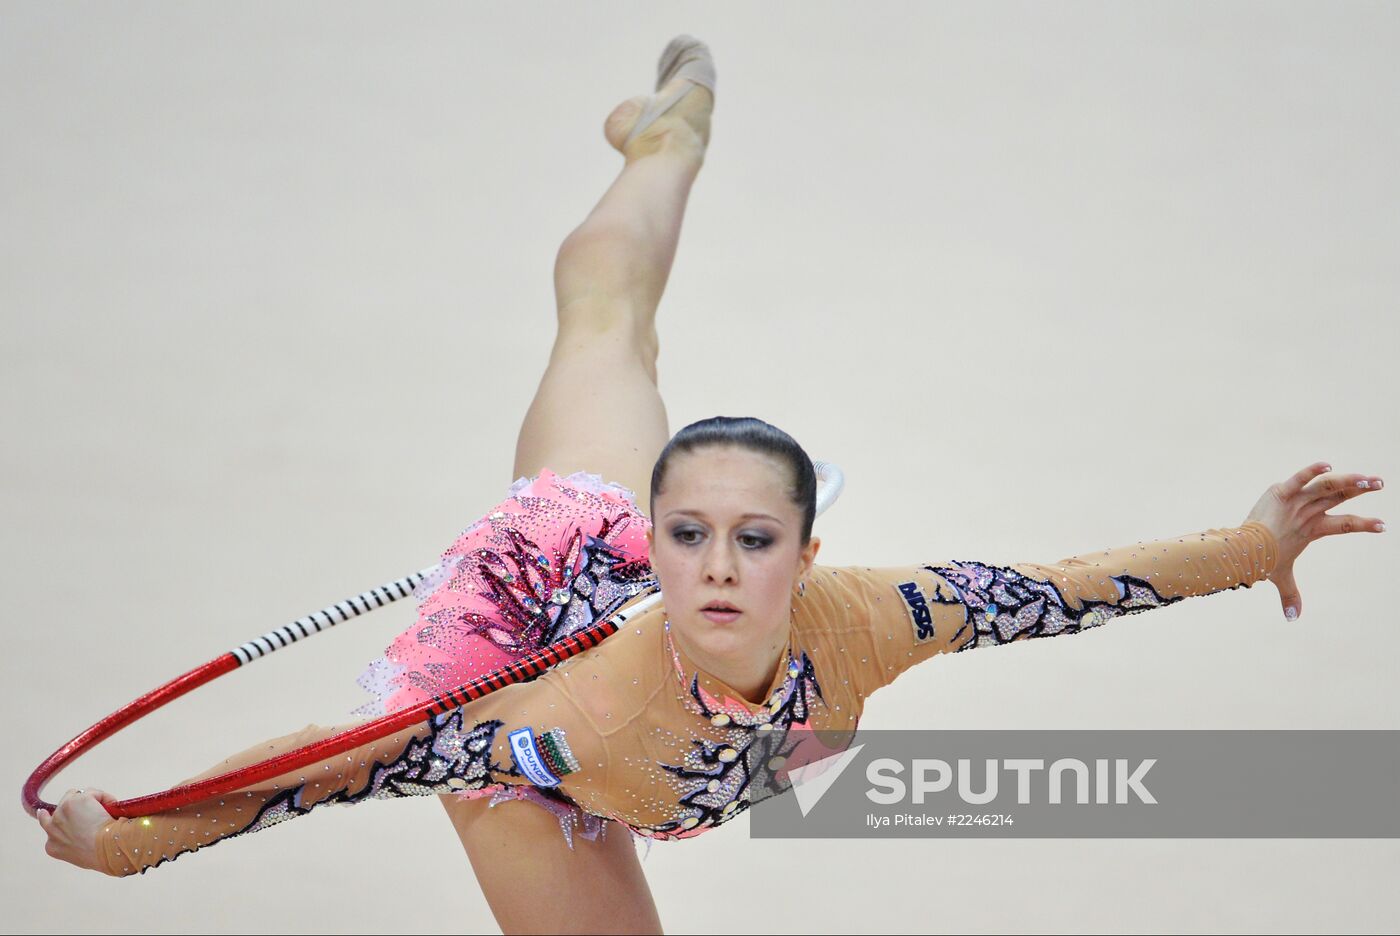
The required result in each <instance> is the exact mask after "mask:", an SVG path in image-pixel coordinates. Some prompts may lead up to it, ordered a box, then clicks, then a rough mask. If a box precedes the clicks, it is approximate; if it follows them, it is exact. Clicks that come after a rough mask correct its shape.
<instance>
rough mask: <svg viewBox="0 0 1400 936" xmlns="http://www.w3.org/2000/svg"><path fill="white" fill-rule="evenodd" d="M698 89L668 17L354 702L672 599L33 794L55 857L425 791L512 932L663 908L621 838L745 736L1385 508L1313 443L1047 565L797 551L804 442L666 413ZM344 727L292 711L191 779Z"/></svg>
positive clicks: (170, 849)
mask: <svg viewBox="0 0 1400 936" xmlns="http://www.w3.org/2000/svg"><path fill="white" fill-rule="evenodd" d="M714 86H715V78H714V66H713V63H712V60H711V58H710V54H709V50H708V49H707V48H706V46H705V44H704V43H702V42H699V41H697V40H695V39H693V38H691V37H689V36H679V37H677V38H676V39H674V40H673V41H672V42H671V43H670V44H669V45H668V46H667V47H666V49H665V51H664V52H663V53H662V56H661V60H660V62H659V65H658V78H657V82H656V89H657V93H656V94H655V95H652V96H639V97H635V98H631V99H629V100H627V101H624V102H623V103H622V104H620V105H618V106H617V107H616V108H615V109H614V110H613V111H612V112H611V114H610V115H609V116H608V118H607V120H606V122H605V124H604V135H605V136H606V138H607V139H608V141H609V143H610V144H611V145H612V146H613V147H615V148H616V149H617V150H619V151H620V152H621V153H622V156H623V158H624V165H623V169H622V171H621V174H620V175H619V176H618V177H617V179H616V180H615V181H614V182H613V184H612V185H611V187H610V188H609V189H608V190H607V192H606V193H605V194H604V195H603V197H602V200H601V201H600V202H599V203H598V205H597V206H596V207H595V208H594V209H593V211H592V212H591V213H590V214H589V216H588V217H587V218H586V219H585V220H584V222H583V223H582V224H581V225H579V227H578V228H576V229H575V230H574V231H573V232H571V233H570V234H569V236H568V237H567V238H566V239H565V241H564V243H563V245H562V246H561V247H560V249H559V253H558V257H557V261H556V264H555V269H554V284H555V292H556V301H557V332H556V335H555V341H554V346H553V350H552V352H551V355H550V359H549V362H548V365H547V367H546V369H545V372H544V376H543V378H542V379H541V381H540V384H539V388H538V390H537V392H536V394H535V397H534V399H533V402H532V403H531V404H530V406H529V409H528V411H527V412H526V414H525V418H524V423H523V425H522V426H521V429H520V435H519V439H518V441H517V445H516V452H515V462H514V467H513V475H514V477H516V478H517V480H516V482H515V483H514V484H513V485H512V486H511V488H510V490H509V496H508V497H507V498H506V499H505V500H504V501H502V502H501V503H500V504H499V505H498V506H497V507H496V508H495V509H493V510H492V511H491V512H490V513H488V514H487V515H485V516H483V517H482V518H480V519H479V520H477V521H476V522H475V523H473V524H472V525H471V526H470V527H468V528H467V529H466V530H464V531H463V533H462V534H461V535H460V536H459V537H458V539H457V540H456V541H455V542H454V543H453V545H452V546H450V547H449V548H448V549H447V550H446V551H445V552H444V553H443V554H442V558H441V560H440V562H439V565H438V567H437V571H436V573H435V574H434V575H432V576H429V577H428V579H426V580H425V581H424V582H423V584H422V585H421V586H420V588H419V589H418V591H417V592H416V597H417V598H418V600H419V613H418V617H417V620H416V621H415V623H414V624H413V625H412V626H411V627H410V628H408V629H407V630H406V631H405V632H404V633H403V634H401V635H400V636H399V637H398V638H397V639H396V640H395V641H394V642H393V643H392V644H391V645H390V646H389V647H388V648H387V649H386V652H385V654H384V656H383V657H382V658H380V659H378V660H376V661H373V662H372V663H371V665H370V666H369V667H368V668H367V669H366V671H365V673H364V674H363V675H362V676H361V679H360V683H361V685H362V686H364V688H366V689H367V690H369V692H370V693H371V695H372V697H373V698H372V701H371V702H370V703H367V704H366V705H365V706H363V707H361V709H359V710H357V714H361V715H370V716H376V717H377V716H379V715H383V714H384V713H386V712H391V711H397V710H400V709H403V708H405V707H407V706H411V705H414V704H417V703H420V702H422V701H423V700H425V699H429V698H432V697H433V696H434V695H436V694H438V693H440V692H442V691H445V690H446V689H449V688H451V687H452V686H454V685H458V684H460V683H462V682H465V681H466V680H467V679H470V678H472V677H473V676H476V675H480V674H483V673H486V672H490V671H492V670H494V669H496V668H499V667H500V666H502V665H504V664H505V663H507V662H510V661H512V660H515V659H518V658H519V657H520V656H521V655H523V654H524V653H526V652H528V651H530V650H533V649H536V648H538V647H540V646H544V645H547V644H549V643H551V642H553V641H556V640H558V639H560V638H561V637H562V636H565V635H567V634H569V633H572V632H574V631H576V630H577V629H579V628H580V627H582V626H586V625H587V624H590V623H593V622H595V621H598V620H604V619H607V618H609V617H610V616H611V615H614V614H616V613H618V612H625V611H626V610H627V608H629V607H631V606H633V605H634V604H636V603H637V602H638V601H639V600H640V599H641V598H643V597H645V594H646V593H647V588H648V586H654V585H659V586H660V588H661V593H662V595H663V598H664V600H663V601H662V602H661V603H660V604H657V605H655V606H653V607H650V608H648V609H647V610H644V611H642V612H640V613H638V614H637V615H635V616H634V617H632V618H630V619H628V620H627V621H626V623H625V624H624V625H623V626H622V627H621V628H620V629H619V630H618V631H617V632H616V633H615V634H613V635H612V636H610V637H608V638H607V639H605V640H604V641H603V642H602V643H601V644H599V645H598V646H596V647H594V648H592V649H590V650H587V651H585V652H583V653H580V654H578V655H576V656H574V657H571V658H569V659H568V660H565V661H564V662H562V663H560V664H558V665H557V666H555V667H554V668H552V669H550V670H549V671H547V672H546V673H544V674H543V675H541V676H539V677H538V678H536V679H534V680H531V681H528V682H521V683H516V684H513V685H509V686H506V687H504V688H502V689H499V690H497V691H495V692H493V693H491V694H489V695H487V696H485V697H484V698H481V699H478V700H476V701H473V702H470V703H468V704H466V705H464V706H461V707H458V708H456V709H452V710H449V711H447V712H444V713H442V714H440V715H435V716H432V717H426V718H425V719H424V721H423V722H421V723H419V724H418V725H417V726H415V727H412V728H408V729H405V730H402V731H400V732H398V733H397V734H394V735H391V736H388V737H385V738H382V739H380V740H377V741H374V742H371V743H368V744H365V745H362V746H360V747H357V748H355V749H353V750H351V751H349V752H346V753H344V754H339V755H335V756H333V757H329V758H327V759H325V760H324V761H323V762H318V763H315V764H312V765H309V766H307V767H304V768H302V769H299V770H295V771H291V772H289V773H287V774H285V775H282V776H278V777H275V778H273V779H270V780H267V781H263V782H259V783H256V784H252V785H250V786H247V787H244V788H241V789H240V790H238V791H236V792H232V793H226V794H221V795H219V796H214V797H209V798H208V799H207V800H204V801H200V802H196V803H193V804H190V805H187V806H183V807H179V808H176V809H172V810H170V811H168V812H162V813H157V814H153V815H150V816H144V817H133V818H114V817H112V816H111V815H110V814H109V813H108V812H107V810H106V808H105V806H104V805H103V804H104V803H112V802H116V801H117V798H116V797H114V796H112V795H111V794H109V793H107V792H106V791H103V790H98V789H91V788H86V789H70V790H69V791H68V792H67V793H65V794H64V796H63V798H62V799H61V800H60V801H59V802H58V804H57V805H56V807H55V809H54V810H53V812H52V814H49V813H47V812H45V811H42V810H41V811H39V813H38V814H37V818H38V821H39V823H40V825H41V826H42V828H43V830H44V831H45V832H46V833H47V841H46V844H45V851H46V852H47V853H48V854H49V855H51V856H52V857H55V858H58V859H61V860H63V861H67V862H70V863H72V864H74V865H77V866H79V867H82V868H88V869H92V870H96V871H100V872H102V873H105V874H108V875H113V876H125V875H131V874H135V873H137V872H140V873H142V874H144V873H145V872H146V871H148V870H150V869H151V868H154V867H156V866H158V865H160V864H161V863H163V862H165V861H168V860H172V859H174V858H176V857H177V856H179V855H181V854H183V853H185V852H188V851H193V850H196V849H199V848H202V847H205V846H208V845H212V844H214V843H216V842H220V841H223V840H224V839H228V838H233V837H236V836H240V835H244V834H246V833H249V832H255V831H259V830H261V829H264V828H267V827H268V826H271V825H275V824H277V823H279V822H283V821H286V820H288V819H293V818H296V817H298V816H302V815H305V814H306V813H308V812H310V811H311V810H312V809H314V808H316V807H317V806H321V805H324V804H327V803H330V804H353V803H358V802H364V801H366V800H369V799H387V798H397V797H403V796H420V795H427V794H434V795H437V796H438V797H439V798H440V801H441V802H442V804H443V806H444V807H445V808H446V811H447V813H448V815H449V817H450V818H451V821H452V823H453V825H454V827H455V829H456V831H457V833H458V835H459V836H460V838H461V841H462V844H463V847H464V848H465V850H466V852H467V855H468V857H469V859H470V862H471V864H472V867H473V870H474V871H475V874H476V877H477V880H478V881H479V882H480V885H481V887H482V889H483V892H484V893H485V895H486V897H487V900H488V902H489V904H490V906H491V908H492V912H493V913H494V914H495V916H496V919H497V921H498V923H499V924H500V925H501V927H502V929H503V930H505V931H506V932H519V931H541V930H545V931H555V932H565V931H568V932H659V931H660V929H661V923H660V919H659V916H658V914H657V911H656V907H655V904H654V902H653V900H652V897H651V894H650V891H649V889H648V887H647V883H646V880H645V878H644V876H643V874H642V872H641V867H640V864H639V862H638V859H637V854H636V849H635V847H634V837H648V838H661V839H680V838H687V837H691V836H694V835H698V834H701V833H703V832H705V831H707V830H710V829H713V828H714V827H716V826H718V825H721V824H723V823H724V822H726V821H728V820H729V819H731V818H733V817H734V816H736V815H738V814H739V813H741V812H743V811H745V810H746V809H748V808H750V806H751V805H752V804H753V803H754V801H755V800H757V799H758V798H759V797H760V792H761V791H758V790H756V789H755V788H754V786H753V782H752V778H753V776H754V771H753V769H752V768H753V765H752V764H751V763H750V760H751V758H752V756H753V752H755V751H758V750H760V749H761V748H760V745H759V742H760V741H765V740H769V741H771V739H772V738H773V736H774V735H781V736H787V735H794V736H795V735H803V734H806V735H810V736H813V737H815V735H816V734H817V733H818V732H823V731H828V730H832V731H836V732H849V731H852V730H854V728H855V725H856V723H857V721H858V719H859V718H860V715H861V712H862V709H863V706H864V703H865V700H866V699H867V698H868V697H869V696H870V695H871V694H872V693H874V692H877V691H878V690H879V689H880V688H881V687H883V686H886V685H888V684H889V683H890V682H891V681H892V680H894V679H895V678H896V677H898V676H899V675H900V674H901V673H903V672H904V671H906V670H908V669H910V668H911V667H913V666H915V665H916V664H918V663H919V662H921V661H923V660H926V659H928V658H929V657H931V656H933V655H935V654H940V653H953V652H961V651H964V650H971V649H976V648H979V647H989V646H996V645H1000V644H1004V643H1010V642H1012V641H1017V640H1025V639H1030V638H1035V637H1049V636H1056V635H1060V634H1074V633H1078V632H1080V631H1083V630H1085V629H1088V628H1091V627H1097V626H1099V625H1102V624H1105V623H1107V622H1109V621H1113V620H1115V619H1117V618H1119V617H1123V616H1126V615H1129V614H1137V613H1141V612H1144V611H1149V610H1153V609H1156V608H1161V607H1165V606H1166V605H1169V604H1173V603H1176V602H1178V601H1181V600H1182V599H1184V598H1188V597H1201V596H1205V595H1210V594H1213V593H1216V592H1219V591H1222V590H1227V589H1234V588H1249V587H1251V586H1253V585H1254V584H1256V583H1258V582H1261V581H1266V580H1267V581H1269V582H1272V583H1273V584H1274V586H1275V587H1276V588H1277V589H1278V592H1279V595H1280V597H1281V600H1282V603H1283V607H1284V614H1285V616H1286V617H1287V618H1288V619H1290V620H1292V619H1295V618H1296V617H1297V615H1298V613H1299V611H1300V609H1301V602H1300V593H1299V590H1298V586H1297V584H1296V582H1295V581H1294V574H1293V569H1294V563H1295V562H1296V560H1297V558H1298V556H1299V554H1300V553H1301V552H1302V550H1303V549H1304V547H1306V546H1307V545H1308V544H1309V543H1311V542H1313V541H1314V540H1317V539H1320V538H1322V537H1324V536H1330V535H1333V534H1340V533H1356V532H1363V531H1379V530H1381V529H1383V528H1384V527H1383V525H1382V524H1380V522H1379V521H1378V520H1377V519H1376V518H1373V517H1361V516H1355V515H1349V514H1343V515H1330V514H1328V513H1327V511H1328V510H1329V509H1331V508H1333V507H1335V506H1337V505H1339V504H1341V503H1343V502H1344V501H1347V500H1349V499H1350V498H1353V497H1356V496H1359V495H1360V494H1364V493H1367V492H1370V491H1375V490H1378V489H1380V487H1381V479H1379V478H1377V477H1374V476H1371V475H1365V474H1357V473H1335V472H1333V471H1332V468H1331V466H1329V465H1327V464H1325V463H1320V462H1319V463H1315V464H1312V465H1309V466H1307V467H1304V468H1302V469H1300V470H1298V471H1296V472H1294V473H1292V474H1290V475H1289V476H1288V477H1286V478H1284V479H1283V480H1281V481H1279V482H1277V483H1274V484H1271V485H1269V487H1268V488H1267V490H1265V491H1264V493H1263V494H1262V495H1261V496H1260V497H1259V499H1258V501H1257V502H1256V503H1255V504H1254V505H1253V507H1252V508H1251V509H1250V511H1249V512H1248V514H1247V516H1246V517H1245V519H1244V520H1243V521H1242V522H1241V523H1240V524H1239V525H1237V526H1224V527H1219V528H1211V529H1206V530H1201V531H1195V532H1190V533H1185V534H1181V535H1178V536H1172V537H1168V538H1166V539H1160V540H1152V541H1145V542H1138V543H1135V544H1132V545H1127V546H1122V547H1119V548H1116V549H1111V550H1106V551H1104V552H1101V553H1099V552H1096V553H1088V554H1083V555H1078V556H1072V557H1069V558H1065V559H1061V560H1059V561H1058V562H1052V563H1046V564H1041V563H1030V562H1023V563H1016V564H1012V565H993V564H988V563H984V562H979V561H973V560H968V559H956V560H947V561H935V560H931V559H930V560H929V561H925V562H918V563H914V564H909V565H903V566H895V567H887V568H870V567H866V566H839V567H832V566H823V565H819V564H817V563H816V562H815V560H816V557H817V552H818V549H819V547H820V543H821V541H820V539H819V538H817V537H813V536H812V525H813V519H814V517H815V513H816V507H815V504H816V491H817V479H816V475H815V472H814V466H813V462H812V460H811V459H810V458H809V456H808V455H807V453H806V452H805V451H804V450H803V449H802V447H801V446H800V445H798V443H797V442H796V441H795V440H794V439H792V437H791V436H789V435H788V434H787V433H785V432H783V431H782V430H780V429H778V428H776V427H775V426H772V425H770V424H769V423H767V422H764V421H763V420H760V419H757V418H753V417H726V416H716V417H713V418H709V419H704V420H701V421H699V422H696V423H693V424H691V425H688V426H686V427H684V428H683V429H682V430H680V431H679V432H678V433H676V434H675V436H674V437H673V436H671V434H670V431H669V428H668V425H667V416H666V410H665V407H664V405H663V403H662V400H661V397H660V394H659V393H658V390H657V384H656V376H657V375H656V359H657V351H658V337H657V331H656V325H655V312H656V308H657V306H658V304H659V302H660V300H661V296H662V292H663V290H664V288H665V285H666V281H667V278H668V276H669V273H670V269H671V265H672V261H673V259H674V256H675V250H676V245H677V242H678V240H679V236H680V229H681V221H682V216H683V214H684V211H685V206H686V201H687V199H688V197H689V192H690V189H691V187H692V185H693V183H694V181H695V178H696V176H697V174H698V173H699V171H700V168H701V165H702V163H703V161H704V157H705V152H706V147H707V145H708V142H709V136H710V114H711V110H712V108H713V106H714ZM580 410H583V411H587V412H591V413H605V414H607V418H605V419H586V420H584V419H579V418H577V416H576V414H577V413H578V412H579V411H580ZM643 488H645V489H646V490H647V491H648V492H649V495H650V510H649V512H648V513H643V512H642V510H641V509H640V507H639V506H638V504H637V502H636V497H635V493H634V492H636V491H640V490H642V489H643ZM652 590H653V591H654V588H653V589H652ZM359 723H361V722H351V723H348V724H342V725H338V726H333V727H324V726H320V725H314V724H312V725H307V726H306V727H305V728H303V729H301V730H300V731H296V732H293V733H291V734H288V735H284V736H282V737H279V738H274V739H271V740H269V741H266V742H264V743H262V744H258V745H255V746H253V747H251V748H249V749H247V750H245V751H242V752H240V753H238V754H235V755H234V756H232V757H230V758H228V759H226V760H225V761H223V762H222V763H220V764H219V765H217V766H215V767H213V768H211V769H210V770H207V771H205V772H203V773H200V774H197V775H196V776H194V777H191V778H188V779H186V780H184V781H181V783H182V785H183V784H186V783H190V782H193V781H195V780H198V779H203V778H205V777H211V776H216V775H218V774H220V773H224V772H226V771H228V770H231V769H234V768H236V767H241V766H244V765H247V764H252V763H257V762H259V761H261V760H265V759H267V758H269V757H272V756H275V755H277V754H280V753H283V752H286V751H290V750H294V749H296V748H298V747H302V746H304V745H306V744H309V743H312V742H314V741H317V740H319V739H322V738H326V737H330V736H332V735H335V734H339V733H341V732H343V731H345V730H347V729H348V728H350V727H352V726H353V725H354V724H359ZM768 766H769V767H770V768H774V769H778V770H780V769H781V767H782V765H781V764H775V763H771V762H770V763H769V765H768ZM610 829H611V830H612V831H611V832H610V831H609V830H610ZM522 882H525V883H524V884H522ZM542 889H546V890H547V893H548V894H549V896H550V899H548V900H541V899H540V893H541V891H542Z"/></svg>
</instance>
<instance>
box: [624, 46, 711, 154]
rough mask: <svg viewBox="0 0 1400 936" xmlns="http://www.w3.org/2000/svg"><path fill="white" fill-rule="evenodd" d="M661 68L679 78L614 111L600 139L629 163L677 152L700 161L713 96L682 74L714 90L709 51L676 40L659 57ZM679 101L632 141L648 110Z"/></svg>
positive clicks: (707, 137) (650, 121) (654, 119)
mask: <svg viewBox="0 0 1400 936" xmlns="http://www.w3.org/2000/svg"><path fill="white" fill-rule="evenodd" d="M697 59H700V60H702V61H695V60H697ZM687 63H688V64H687ZM660 65H661V67H663V68H669V69H670V70H671V71H672V72H673V73H675V72H680V73H679V74H674V77H672V78H670V80H668V81H667V82H666V83H665V84H664V85H662V86H661V87H660V88H659V89H658V90H657V92H656V93H655V94H652V95H645V94H642V95H638V96H636V97H633V98H628V99H627V100H625V101H623V102H622V103H621V104H619V105H618V106H617V107H615V108H613V110H612V113H610V114H609V115H608V118H607V120H606V121H604V123H603V135H604V136H606V137H607V140H608V143H610V144H611V145H612V147H613V149H615V150H617V151H618V152H620V153H622V155H623V156H625V157H626V158H627V159H628V160H629V161H630V160H632V159H635V158H637V157H639V156H645V155H647V154H648V153H653V152H656V151H657V150H660V149H662V148H677V149H681V150H684V151H687V152H690V153H693V154H694V155H696V156H697V157H698V158H700V159H702V160H703V159H704V154H705V149H706V147H708V146H709V143H710V114H711V112H713V111H714V106H715V96H714V93H713V92H712V91H711V90H710V88H708V87H706V86H705V84H703V83H701V82H700V81H692V80H691V79H690V78H688V77H686V76H685V74H684V73H685V72H692V73H694V74H698V75H699V76H700V77H701V78H702V81H705V82H709V83H710V84H711V85H713V83H714V70H713V69H714V66H713V63H712V62H711V61H710V60H709V49H708V48H706V47H705V45H704V43H701V42H699V41H698V40H695V39H693V38H691V37H689V36H678V37H676V38H675V39H673V40H672V41H671V44H670V45H668V46H667V47H666V50H665V51H664V52H663V53H662V61H661V63H660ZM677 95H679V99H678V100H675V101H674V103H671V104H670V105H669V106H667V107H666V109H665V111H664V112H663V113H661V114H660V115H658V116H656V117H654V118H648V122H647V123H646V125H645V126H644V127H643V128H642V129H641V131H640V132H639V133H636V135H635V136H634V135H633V131H634V129H635V128H636V127H637V123H638V121H639V120H640V119H642V117H643V115H644V114H645V113H647V112H648V111H649V110H650V108H649V105H653V104H662V105H664V104H665V103H666V102H670V101H672V100H673V98H676V96H677Z"/></svg>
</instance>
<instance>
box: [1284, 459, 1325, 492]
mask: <svg viewBox="0 0 1400 936" xmlns="http://www.w3.org/2000/svg"><path fill="white" fill-rule="evenodd" d="M1331 470H1332V466H1331V465H1329V464H1327V462H1313V463H1312V464H1311V465H1309V466H1308V467H1306V468H1304V469H1303V470H1302V471H1297V472H1294V473H1293V475H1291V476H1290V477H1289V479H1288V480H1287V481H1285V482H1283V483H1282V484H1281V485H1279V493H1280V494H1282V495H1283V496H1284V497H1292V496H1293V495H1295V494H1297V493H1298V492H1299V491H1301V490H1302V489H1303V485H1305V484H1307V483H1308V482H1309V481H1311V480H1313V479H1314V478H1316V477H1317V476H1318V475H1323V474H1326V473H1327V472H1329V471H1331Z"/></svg>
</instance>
